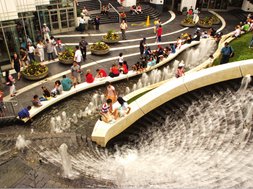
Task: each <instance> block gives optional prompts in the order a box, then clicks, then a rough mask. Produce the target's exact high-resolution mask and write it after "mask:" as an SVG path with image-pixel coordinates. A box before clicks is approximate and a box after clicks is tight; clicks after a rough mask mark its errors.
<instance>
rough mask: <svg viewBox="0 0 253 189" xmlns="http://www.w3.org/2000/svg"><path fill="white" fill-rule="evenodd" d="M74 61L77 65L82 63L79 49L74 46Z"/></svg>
mask: <svg viewBox="0 0 253 189" xmlns="http://www.w3.org/2000/svg"><path fill="white" fill-rule="evenodd" d="M74 61H76V62H77V64H79V65H81V62H82V53H81V50H80V48H79V46H78V45H77V46H76V51H75V56H74Z"/></svg>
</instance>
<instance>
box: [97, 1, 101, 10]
mask: <svg viewBox="0 0 253 189" xmlns="http://www.w3.org/2000/svg"><path fill="white" fill-rule="evenodd" d="M98 2H99V9H100V10H101V9H102V2H101V1H100V0H98Z"/></svg>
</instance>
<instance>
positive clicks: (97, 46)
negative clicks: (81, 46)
mask: <svg viewBox="0 0 253 189" xmlns="http://www.w3.org/2000/svg"><path fill="white" fill-rule="evenodd" d="M90 51H91V53H92V54H95V55H105V54H107V53H109V52H110V47H109V46H108V45H107V44H105V43H104V42H101V41H99V42H96V43H93V44H92V45H91V46H90Z"/></svg>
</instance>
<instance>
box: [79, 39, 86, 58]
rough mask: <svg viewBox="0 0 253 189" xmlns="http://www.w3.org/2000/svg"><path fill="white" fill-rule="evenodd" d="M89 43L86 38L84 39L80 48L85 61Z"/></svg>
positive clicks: (80, 43)
mask: <svg viewBox="0 0 253 189" xmlns="http://www.w3.org/2000/svg"><path fill="white" fill-rule="evenodd" d="M87 45H88V43H87V41H86V40H85V37H82V39H81V41H80V42H79V47H80V50H81V53H82V56H83V61H85V60H86V51H87Z"/></svg>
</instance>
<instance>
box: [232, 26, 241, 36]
mask: <svg viewBox="0 0 253 189" xmlns="http://www.w3.org/2000/svg"><path fill="white" fill-rule="evenodd" d="M240 35H241V28H240V26H236V27H235V31H234V33H233V37H236V38H237V37H240Z"/></svg>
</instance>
